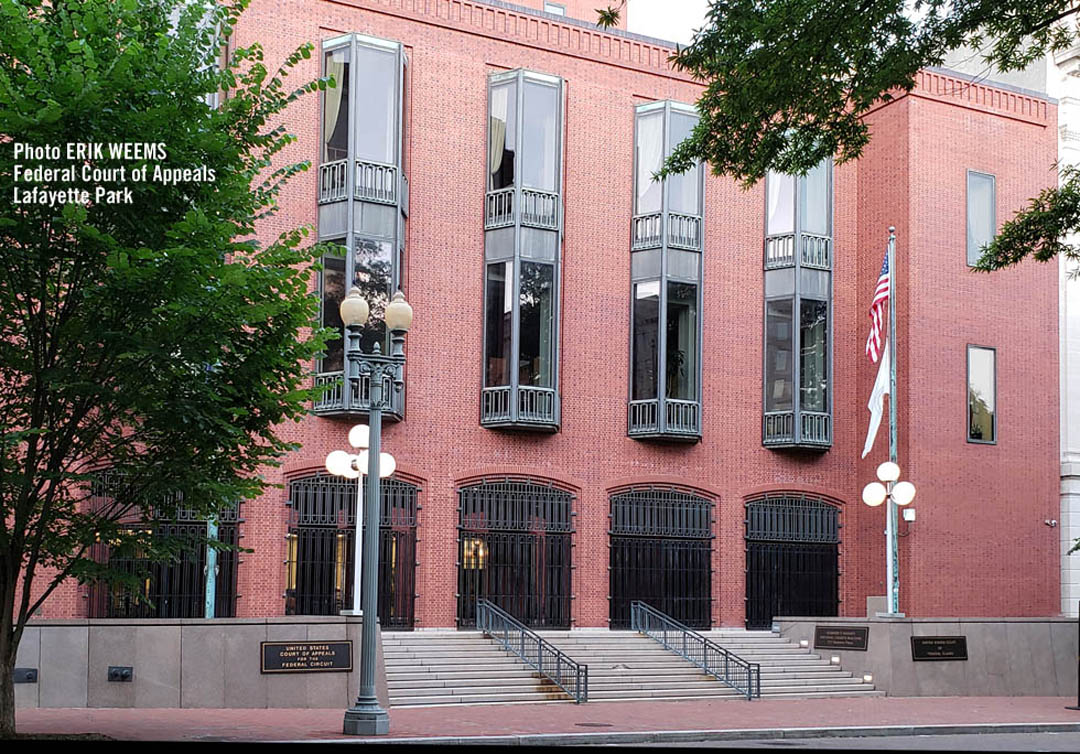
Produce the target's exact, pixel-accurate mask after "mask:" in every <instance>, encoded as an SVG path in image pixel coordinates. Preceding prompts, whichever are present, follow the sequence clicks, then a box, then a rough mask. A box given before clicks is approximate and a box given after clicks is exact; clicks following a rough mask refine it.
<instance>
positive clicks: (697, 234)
mask: <svg viewBox="0 0 1080 754" xmlns="http://www.w3.org/2000/svg"><path fill="white" fill-rule="evenodd" d="M696 123H697V114H696V112H695V111H694V109H693V108H692V107H689V106H687V105H681V104H679V103H677V102H655V103H651V104H648V105H642V106H640V107H638V108H637V110H636V112H635V129H634V130H635V134H634V142H635V143H634V216H633V218H632V220H631V240H630V276H631V295H632V305H631V334H630V400H629V404H628V407H627V414H628V416H627V434H628V435H629V436H630V437H634V438H637V439H650V440H683V441H687V440H688V441H691V442H693V441H697V440H698V439H700V438H701V336H700V332H701V319H700V312H701V296H702V293H701V271H702V260H701V255H702V251H703V249H704V239H703V236H702V206H703V198H702V194H703V190H704V186H703V174H702V170H701V166H700V165H695V166H694V167H693V168H691V169H690V170H688V171H686V172H685V173H682V174H680V175H674V176H670V177H668V178H666V179H664V180H656V179H655V177H654V176H655V175H656V172H657V171H658V170H659V169H660V167H661V166H662V165H663V163H664V159H665V158H666V157H667V156H669V155H670V154H671V152H672V150H674V149H675V147H677V146H678V145H679V143H680V142H682V141H683V140H684V139H685V138H686V137H687V136H689V135H690V133H691V131H693V129H694V126H695V125H696Z"/></svg>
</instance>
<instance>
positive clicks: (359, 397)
mask: <svg viewBox="0 0 1080 754" xmlns="http://www.w3.org/2000/svg"><path fill="white" fill-rule="evenodd" d="M351 371H352V372H353V374H352V375H351V376H350V377H349V378H348V379H349V386H350V388H351V389H350V391H349V401H348V405H346V402H345V382H344V379H343V375H344V372H341V371H339V372H320V373H319V374H316V375H315V387H324V386H327V385H329V386H330V387H328V388H327V389H326V391H325V392H323V393H322V395H321V396H319V397H318V398H316V399H315V402H314V406H312V408H313V409H314V411H315V413H316V414H336V413H366V412H367V410H368V409H369V408H370V407H371V377H370V375H367V374H363V373H360V372H359V369H358V368H353V369H352V370H351ZM398 375H399V378H400V375H401V370H400V368H399V369H398ZM383 391H384V392H383V394H384V395H388V396H390V409H389V410H388V411H387V412H386V413H385V414H384V415H383V418H386V419H391V420H396V419H400V418H401V417H402V416H403V415H404V408H405V398H404V395H405V393H404V391H403V390H401V391H399V390H394V382H393V380H392V379H391V378H390V377H387V378H385V379H384V380H383Z"/></svg>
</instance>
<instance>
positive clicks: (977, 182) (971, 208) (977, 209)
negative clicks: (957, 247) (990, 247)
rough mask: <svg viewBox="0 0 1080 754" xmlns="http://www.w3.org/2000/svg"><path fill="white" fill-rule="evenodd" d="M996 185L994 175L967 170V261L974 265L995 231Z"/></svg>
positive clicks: (991, 239) (992, 238)
mask: <svg viewBox="0 0 1080 754" xmlns="http://www.w3.org/2000/svg"><path fill="white" fill-rule="evenodd" d="M996 204H997V187H996V185H995V180H994V176H992V175H987V174H986V173H976V172H975V171H974V170H969V171H968V174H967V263H968V264H969V265H975V264H976V263H978V261H979V257H980V256H982V252H981V251H980V249H982V247H983V246H985V245H986V244H988V243H990V242H991V241H993V240H994V234H995V233H996V232H997V206H996Z"/></svg>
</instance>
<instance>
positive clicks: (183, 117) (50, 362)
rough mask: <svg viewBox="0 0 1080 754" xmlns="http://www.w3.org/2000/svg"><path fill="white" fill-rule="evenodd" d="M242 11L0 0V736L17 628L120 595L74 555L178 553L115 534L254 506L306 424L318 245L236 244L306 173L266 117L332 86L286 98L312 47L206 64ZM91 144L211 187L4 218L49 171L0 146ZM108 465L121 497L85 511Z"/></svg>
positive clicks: (96, 567) (9, 710)
mask: <svg viewBox="0 0 1080 754" xmlns="http://www.w3.org/2000/svg"><path fill="white" fill-rule="evenodd" d="M246 4H247V0H233V1H231V2H226V3H224V4H215V3H213V2H201V3H200V2H190V1H188V2H185V1H184V0H147V1H144V2H136V1H135V0H121V1H120V2H113V1H112V0H48V1H47V2H43V1H42V0H22V1H19V2H16V1H15V0H0V134H2V135H3V136H2V137H0V195H2V196H3V197H4V198H5V201H4V202H2V203H0V269H2V270H3V271H4V273H3V275H0V315H2V316H0V734H4V733H11V732H12V731H13V729H14V713H13V692H12V686H11V682H12V679H11V670H12V668H13V664H14V660H15V651H16V649H17V647H18V643H19V639H20V638H21V635H22V630H23V627H24V626H25V624H26V621H27V620H28V619H29V618H30V616H31V615H32V614H33V613H34V611H35V610H36V609H37V608H38V607H39V606H40V605H41V603H42V602H43V601H44V600H45V599H46V598H47V597H48V595H49V594H51V593H52V592H53V590H54V589H55V588H56V587H57V585H58V584H59V583H60V582H61V581H62V580H64V579H66V578H77V579H80V580H84V581H86V580H96V579H109V578H115V577H116V576H117V574H115V573H112V572H110V571H109V569H108V567H107V566H106V565H103V564H101V563H98V562H96V561H95V560H94V559H93V558H92V557H90V555H89V553H90V550H91V548H92V547H93V545H94V544H95V543H98V542H107V543H109V545H110V546H111V547H114V548H115V549H116V551H117V552H124V551H125V550H133V549H138V550H139V551H140V552H142V553H143V554H144V555H145V556H146V557H150V558H168V557H170V556H171V555H174V554H175V550H176V543H175V542H169V541H166V540H163V539H161V538H150V539H146V538H145V537H144V536H143V535H142V533H141V532H142V530H141V529H140V528H139V527H135V528H134V529H133V528H132V527H131V525H130V522H131V521H132V520H147V519H149V518H152V517H158V518H166V519H167V518H169V517H171V516H175V515H176V509H177V506H178V505H179V504H180V502H179V498H178V496H177V494H176V493H177V492H178V491H180V492H182V496H183V503H182V504H183V506H184V507H185V508H187V509H189V511H190V512H191V513H193V514H194V515H196V516H205V517H213V516H215V515H216V513H217V512H218V511H220V510H221V508H222V506H227V505H233V504H235V502H236V501H238V500H242V499H246V498H252V497H255V496H257V495H259V494H260V493H261V492H262V491H263V489H264V487H265V486H266V482H265V481H264V480H263V479H262V478H261V477H260V476H259V469H260V467H262V466H265V465H268V464H270V465H273V464H275V463H277V462H278V459H280V458H281V457H282V456H283V455H284V454H285V453H286V452H288V451H289V450H290V449H292V447H294V446H292V445H291V444H290V443H288V442H285V441H284V440H283V439H282V438H281V437H279V435H278V434H277V432H276V429H275V428H276V427H277V426H278V425H280V424H281V423H283V422H287V421H289V420H299V419H300V418H301V417H302V416H303V415H304V414H305V413H306V407H307V401H308V400H310V398H311V395H310V391H309V390H308V389H305V388H304V387H303V385H304V378H305V374H304V365H305V364H310V363H311V359H312V358H313V357H314V356H315V355H316V354H317V353H318V352H319V351H320V350H321V349H322V348H323V345H324V341H325V338H326V333H325V332H324V331H322V330H320V329H309V328H312V327H313V326H314V322H315V319H316V315H317V312H318V300H317V298H316V297H315V296H313V295H311V294H309V293H308V281H309V276H310V274H311V272H310V271H311V265H310V262H311V261H312V260H313V259H315V258H316V255H317V253H318V252H319V248H318V247H315V246H312V245H310V244H309V243H308V242H307V241H306V238H305V237H306V236H307V230H306V229H291V230H287V231H286V232H284V233H282V234H281V235H279V236H277V237H276V238H271V239H269V240H268V241H266V242H262V241H260V240H257V239H256V235H255V234H256V231H257V230H265V226H263V225H262V224H261V222H262V221H264V220H266V219H267V218H269V217H270V216H271V215H273V213H274V212H275V209H276V198H277V195H278V193H279V191H280V190H281V187H282V185H283V184H284V182H285V181H286V180H288V179H289V178H290V177H292V176H293V175H295V174H297V173H298V172H300V171H302V170H306V169H307V167H308V165H307V164H306V163H296V164H288V163H286V161H285V160H284V156H285V155H284V154H283V150H284V149H286V147H288V145H289V144H291V143H292V142H293V141H294V137H293V136H291V135H290V134H288V133H287V132H286V131H285V129H284V128H283V127H282V126H281V125H280V123H279V121H280V117H279V116H280V114H281V113H282V112H283V111H284V110H285V108H286V107H288V106H289V105H290V104H291V103H292V102H294V101H295V100H296V99H297V98H298V97H300V96H302V95H303V94H305V93H308V92H312V91H316V90H318V89H321V88H325V86H327V85H328V83H330V82H328V81H327V80H322V79H320V80H317V81H314V82H309V83H305V84H303V85H298V86H295V87H289V86H287V83H286V82H287V77H288V76H289V74H290V71H291V70H292V69H293V68H294V67H295V66H296V65H297V64H298V63H300V62H301V61H302V60H303V59H305V58H308V57H310V55H311V50H312V47H311V46H310V45H306V46H303V47H301V48H300V49H298V50H297V51H296V52H295V53H293V54H292V55H291V56H289V57H288V58H287V59H286V60H285V61H284V63H283V65H282V66H281V67H280V68H279V69H278V70H277V72H276V73H274V72H272V69H269V68H268V67H267V65H266V63H265V62H264V59H263V52H262V49H261V48H260V47H259V46H258V45H252V46H250V47H248V48H244V49H234V50H232V52H231V54H230V55H229V57H228V59H227V60H224V61H223V60H222V59H221V56H222V51H223V47H222V42H223V39H224V38H226V37H228V36H229V32H230V30H231V28H232V27H233V26H234V25H235V24H236V22H237V19H238V17H239V15H240V13H241V12H242V10H243V8H244V7H245V6H246ZM219 92H221V93H224V94H223V96H222V98H221V103H220V106H219V107H217V108H214V107H212V106H211V105H210V104H209V101H210V100H211V98H213V97H215V96H217V94H218V93H219ZM95 142H96V143H104V144H108V143H123V142H132V143H140V144H141V143H163V144H164V145H165V147H166V149H167V154H168V156H167V159H165V161H164V162H162V163H160V164H161V165H162V166H164V167H168V168H175V169H183V168H193V169H194V168H197V167H199V166H204V167H205V169H206V170H207V171H213V173H214V180H212V181H210V180H203V181H201V182H200V181H196V180H181V181H179V182H176V183H163V182H154V181H152V180H147V181H143V182H128V183H126V184H124V185H126V186H128V187H130V188H131V189H132V191H133V200H132V201H131V203H114V204H110V203H106V202H105V201H97V202H95V201H91V202H90V203H89V204H83V205H79V204H75V203H68V204H65V205H58V206H53V207H50V206H47V205H44V204H27V203H14V202H10V201H8V200H9V199H10V198H11V197H12V196H13V195H14V193H13V192H15V190H16V189H17V188H20V187H21V188H23V189H25V188H29V184H27V183H25V182H19V183H17V182H16V177H15V173H14V169H15V164H16V163H21V164H22V165H23V167H34V166H36V165H44V166H47V167H53V166H56V164H57V163H60V164H63V163H67V162H68V160H66V159H65V158H64V157H61V159H60V160H58V161H57V160H53V159H44V160H32V159H31V160H28V159H25V158H20V159H16V157H15V145H16V144H24V145H32V146H44V145H54V146H55V145H58V146H59V148H60V149H61V150H64V149H65V145H66V144H68V143H95ZM74 162H76V163H77V164H78V166H79V168H81V167H82V166H83V164H89V165H90V166H92V167H117V166H120V165H126V166H127V168H128V169H129V170H130V169H131V168H132V167H136V166H137V165H138V164H139V162H138V161H130V160H129V161H126V162H124V161H116V160H111V159H110V158H109V156H108V154H106V155H105V156H104V157H103V158H93V157H91V158H89V159H78V160H75V161H74ZM152 163H153V160H150V159H147V160H145V161H144V162H143V164H147V165H149V166H150V169H151V170H152V169H153V167H152ZM205 175H208V173H204V176H205ZM106 182H107V181H106ZM92 183H95V181H93V180H90V181H89V182H86V181H83V180H82V179H81V177H80V178H79V179H77V180H76V181H75V182H74V183H69V184H65V186H72V187H87V186H90V185H91V184H92ZM39 185H40V184H39ZM59 187H60V186H59V185H53V186H50V188H59ZM108 468H115V469H122V470H123V478H124V480H125V483H124V484H123V485H122V486H121V487H120V488H119V492H118V493H117V494H116V495H115V496H114V497H112V498H110V499H109V501H108V504H107V505H100V506H88V505H87V504H86V500H87V498H88V496H89V495H90V492H91V489H92V486H93V480H94V479H95V475H96V474H97V473H98V472H100V471H101V470H103V469H108Z"/></svg>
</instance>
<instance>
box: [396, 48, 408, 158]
mask: <svg viewBox="0 0 1080 754" xmlns="http://www.w3.org/2000/svg"><path fill="white" fill-rule="evenodd" d="M409 115H410V113H409V66H408V65H405V66H404V68H403V70H402V72H401V145H400V149H401V151H400V152H399V154H400V155H401V159H400V160H399V161H398V162H399V163H400V164H401V170H402V172H403V173H405V175H408V174H409V171H408V170H407V169H406V165H405V158H406V156H407V155H408V152H407V150H406V149H405V146H406V145H407V144H408V139H407V138H406V134H405V129H406V127H408V125H409Z"/></svg>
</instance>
